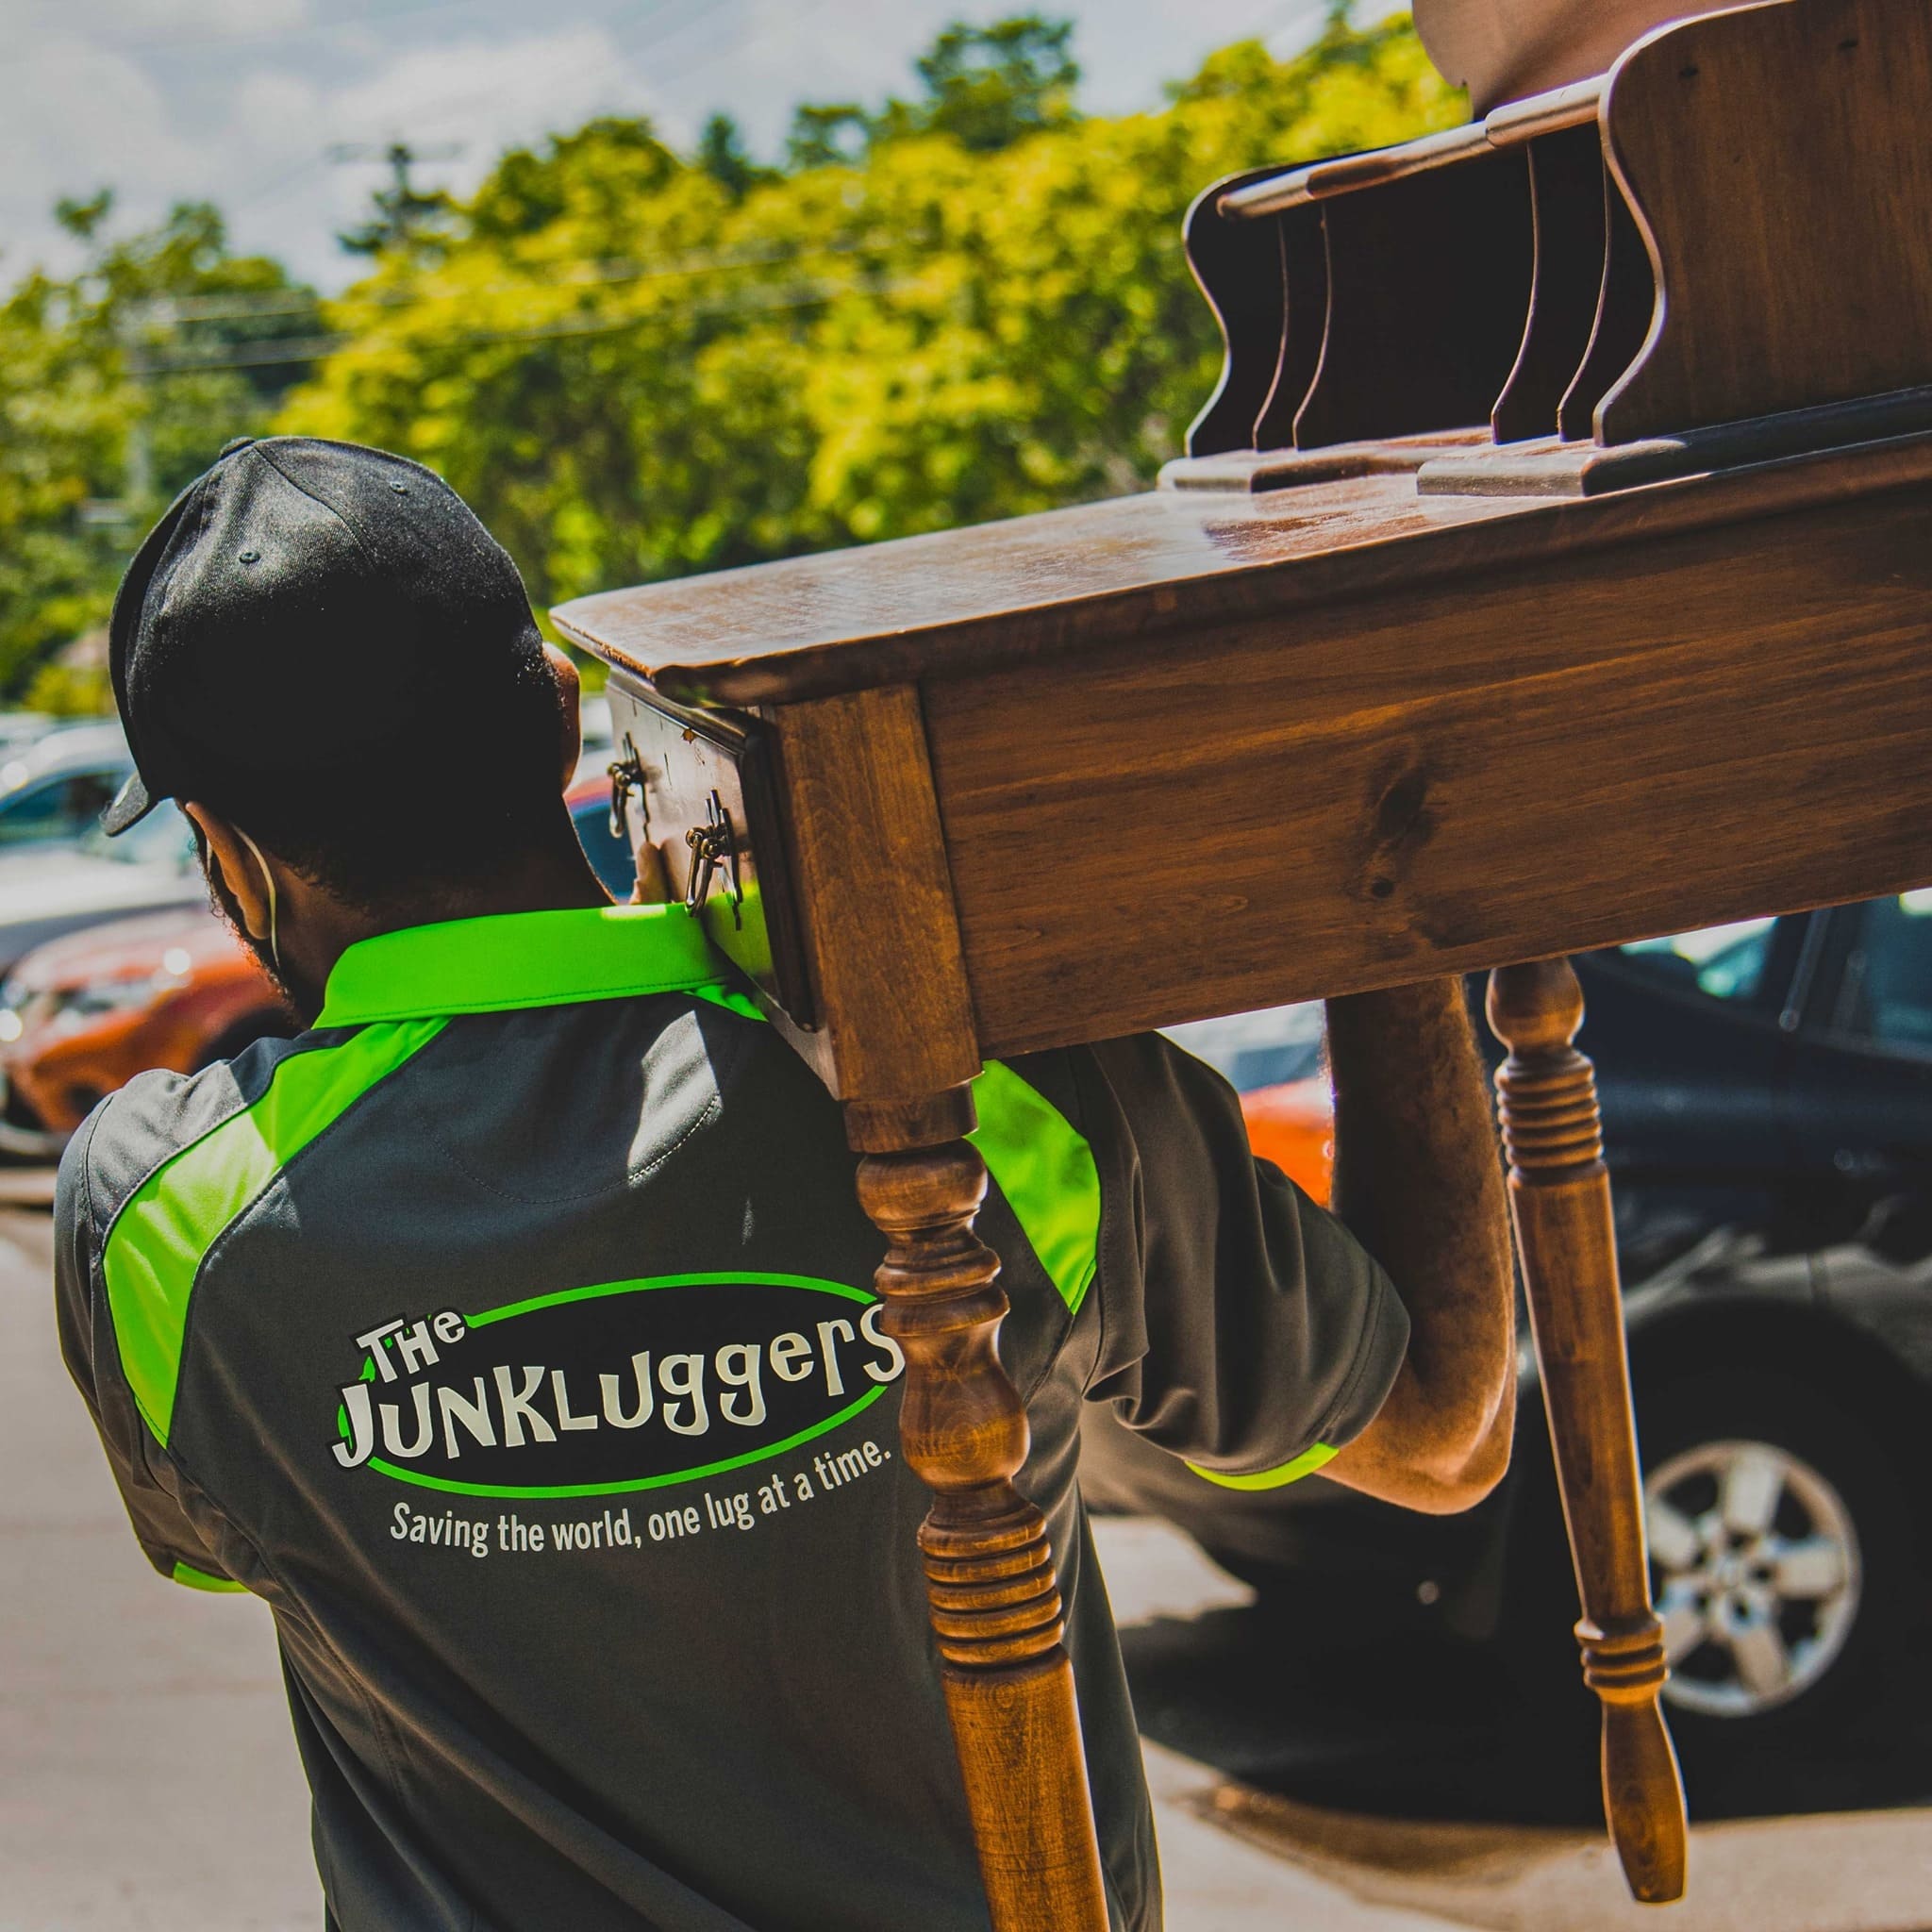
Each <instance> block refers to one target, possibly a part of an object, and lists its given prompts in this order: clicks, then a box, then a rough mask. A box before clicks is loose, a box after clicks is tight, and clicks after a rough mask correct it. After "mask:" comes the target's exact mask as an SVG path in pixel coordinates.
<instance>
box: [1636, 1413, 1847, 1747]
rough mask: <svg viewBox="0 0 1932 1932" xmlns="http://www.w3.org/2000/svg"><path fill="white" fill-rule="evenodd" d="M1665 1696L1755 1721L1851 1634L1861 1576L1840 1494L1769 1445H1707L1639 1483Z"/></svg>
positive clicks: (1804, 1682) (1800, 1689) (1798, 1691)
mask: <svg viewBox="0 0 1932 1932" xmlns="http://www.w3.org/2000/svg"><path fill="white" fill-rule="evenodd" d="M1643 1493H1644V1514H1645V1519H1646V1523H1647V1525H1648V1528H1649V1533H1650V1564H1651V1582H1652V1589H1653V1591H1654V1593H1655V1597H1656V1602H1657V1614H1658V1615H1659V1616H1660V1617H1661V1618H1662V1619H1663V1625H1664V1653H1665V1656H1666V1657H1668V1658H1669V1660H1670V1665H1671V1678H1670V1682H1669V1683H1668V1684H1666V1685H1665V1687H1664V1693H1663V1694H1664V1697H1665V1699H1666V1701H1667V1702H1669V1703H1671V1704H1673V1705H1675V1706H1676V1707H1678V1708H1680V1709H1683V1710H1690V1711H1698V1712H1701V1713H1703V1714H1705V1715H1707V1716H1713V1717H1729V1718H1742V1717H1755V1716H1757V1715H1758V1714H1759V1713H1760V1712H1763V1711H1767V1710H1771V1709H1773V1708H1774V1707H1776V1706H1778V1705H1781V1704H1788V1703H1790V1701H1791V1699H1793V1698H1794V1697H1798V1696H1801V1695H1802V1694H1803V1693H1804V1692H1805V1691H1808V1690H1809V1689H1810V1688H1811V1687H1812V1685H1814V1684H1816V1683H1817V1682H1818V1680H1819V1679H1820V1678H1821V1677H1823V1676H1824V1674H1825V1672H1826V1671H1828V1670H1829V1669H1830V1668H1831V1666H1832V1664H1833V1662H1834V1661H1835V1660H1836V1658H1837V1657H1838V1656H1839V1654H1840V1651H1841V1650H1843V1648H1844V1644H1845V1640H1846V1638H1847V1637H1848V1636H1849V1635H1850V1634H1851V1628H1852V1625H1853V1624H1854V1623H1855V1622H1856V1621H1857V1614H1858V1604H1859V1597H1860V1593H1861V1586H1862V1577H1861V1571H1860V1564H1859V1557H1858V1538H1857V1529H1856V1528H1855V1526H1854V1524H1853V1522H1852V1515H1851V1511H1850V1510H1849V1509H1848V1508H1847V1507H1845V1504H1844V1500H1843V1498H1842V1497H1841V1496H1840V1494H1839V1492H1838V1491H1837V1490H1835V1489H1834V1488H1833V1487H1832V1485H1831V1484H1830V1483H1829V1482H1827V1481H1826V1480H1825V1478H1824V1476H1823V1475H1821V1474H1819V1472H1818V1471H1817V1470H1816V1469H1814V1468H1813V1467H1812V1466H1811V1465H1810V1464H1809V1463H1807V1462H1806V1461H1805V1460H1803V1458H1801V1457H1797V1456H1794V1455H1792V1454H1791V1452H1790V1450H1788V1449H1783V1448H1780V1447H1778V1446H1777V1445H1776V1444H1775V1443H1773V1442H1757V1441H1718V1442H1704V1443H1700V1444H1698V1445H1697V1446H1696V1447H1695V1448H1692V1449H1687V1450H1685V1451H1684V1452H1683V1454H1681V1455H1678V1456H1674V1457H1671V1458H1670V1459H1669V1460H1668V1461H1667V1462H1664V1463H1661V1464H1659V1465H1658V1467H1657V1469H1655V1470H1653V1471H1652V1472H1651V1473H1650V1474H1649V1476H1648V1478H1647V1479H1646V1481H1645V1483H1644V1486H1643Z"/></svg>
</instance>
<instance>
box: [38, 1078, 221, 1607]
mask: <svg viewBox="0 0 1932 1932" xmlns="http://www.w3.org/2000/svg"><path fill="white" fill-rule="evenodd" d="M105 1112H106V1104H104V1105H103V1107H102V1108H98V1109H96V1111H95V1112H94V1113H93V1114H92V1115H91V1116H90V1117H89V1119H88V1121H87V1122H86V1124H84V1125H83V1126H82V1127H81V1129H80V1131H79V1132H77V1133H76V1134H75V1137H74V1139H73V1140H72V1141H69V1142H68V1146H67V1152H66V1154H65V1155H64V1156H63V1158H62V1159H61V1162H60V1175H59V1180H58V1184H57V1186H56V1188H55V1192H54V1297H55V1319H56V1321H57V1323H58V1327H59V1333H60V1354H61V1357H62V1358H63V1359H64V1360H65V1361H66V1363H67V1373H68V1374H70V1375H72V1376H73V1377H74V1383H75V1388H77V1389H78V1390H79V1391H80V1395H81V1400H82V1401H83V1402H85V1403H86V1404H87V1407H88V1412H89V1414H91V1415H92V1417H93V1420H94V1427H95V1428H96V1429H97V1430H98V1431H99V1432H100V1438H101V1446H102V1447H103V1448H104V1449H105V1450H106V1451H107V1453H108V1468H109V1469H111V1470H112V1471H113V1473H114V1481H115V1485H116V1486H117V1487H118V1488H119V1490H120V1491H121V1500H122V1502H123V1503H124V1504H125V1505H126V1507H127V1516H128V1520H129V1522H130V1523H131V1524H133V1525H134V1535H135V1539H136V1541H138V1542H139V1543H140V1544H141V1547H142V1551H143V1552H144V1553H145V1554H146V1557H147V1559H148V1561H149V1562H150V1563H152V1564H153V1565H154V1566H155V1568H156V1569H157V1570H158V1571H159V1572H160V1573H161V1574H162V1575H163V1576H166V1577H169V1578H171V1579H172V1580H173V1581H175V1582H176V1583H183V1584H186V1585H188V1586H189V1587H190V1588H191V1589H194V1590H241V1589H242V1587H243V1586H242V1584H240V1583H238V1582H236V1581H235V1580H234V1578H233V1577H232V1576H231V1575H230V1574H228V1571H227V1569H226V1568H225V1567H224V1565H223V1563H222V1561H221V1559H220V1558H219V1557H216V1556H215V1555H214V1554H213V1552H212V1551H211V1550H210V1549H209V1548H208V1539H207V1538H206V1537H204V1535H203V1534H202V1532H201V1531H200V1530H198V1529H197V1528H196V1527H195V1525H194V1524H193V1522H192V1521H191V1518H190V1510H191V1509H193V1510H194V1513H195V1514H201V1515H205V1511H204V1510H203V1509H202V1508H201V1507H199V1500H200V1499H199V1498H198V1497H197V1496H196V1495H195V1494H194V1492H193V1491H192V1488H191V1487H190V1486H189V1485H188V1484H187V1482H186V1481H185V1479H184V1478H183V1476H182V1475H181V1473H180V1472H179V1471H178V1470H177V1469H176V1468H175V1464H174V1462H173V1460H172V1458H171V1457H169V1456H168V1455H167V1453H166V1451H165V1450H163V1449H162V1447H161V1445H160V1444H159V1443H158V1442H157V1441H155V1439H154V1436H153V1434H152V1433H151V1432H150V1431H149V1429H148V1427H147V1424H145V1423H143V1422H142V1419H141V1415H140V1412H139V1411H138V1410H137V1409H136V1407H135V1406H134V1397H133V1394H132V1392H131V1391H129V1389H128V1387H127V1383H126V1381H125V1377H124V1376H123V1374H122V1372H121V1354H120V1350H119V1348H118V1347H117V1346H116V1344H115V1338H114V1324H113V1319H112V1316H111V1315H110V1313H109V1312H108V1302H107V1295H106V1293H105V1291H104V1290H103V1288H102V1285H101V1264H100V1256H101V1243H100V1230H99V1228H98V1226H97V1224H96V1221H95V1216H94V1201H93V1191H92V1187H91V1185H90V1176H89V1161H90V1158H91V1153H92V1144H93V1136H94V1133H95V1131H96V1129H97V1127H98V1126H99V1124H100V1122H101V1120H102V1118H103V1116H104V1114H105Z"/></svg>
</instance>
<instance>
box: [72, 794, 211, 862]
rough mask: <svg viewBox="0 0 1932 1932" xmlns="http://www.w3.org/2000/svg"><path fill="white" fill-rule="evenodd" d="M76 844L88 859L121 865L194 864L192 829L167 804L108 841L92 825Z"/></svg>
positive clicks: (179, 813)
mask: <svg viewBox="0 0 1932 1932" xmlns="http://www.w3.org/2000/svg"><path fill="white" fill-rule="evenodd" d="M78 843H79V849H80V850H81V851H83V852H85V853H86V854H87V855H88V856H89V857H90V858H111V859H115V860H117V861H118V862H119V863H121V864H123V865H151V864H166V863H169V862H173V863H174V864H176V865H179V866H182V867H184V868H185V867H187V866H189V865H192V864H193V863H194V862H195V853H194V831H193V827H192V826H191V825H190V824H189V823H188V819H187V817H186V815H185V814H184V813H182V812H180V811H177V810H176V809H175V808H174V807H173V806H169V805H164V806H162V807H161V808H159V809H158V811H153V812H150V813H149V814H148V816H147V817H146V818H144V819H142V821H141V823H140V824H135V825H130V826H128V828H127V829H126V831H125V832H120V833H117V834H116V835H115V836H114V837H113V838H111V839H110V838H109V837H108V835H107V833H105V832H104V831H102V830H101V828H100V826H99V824H91V825H90V826H89V827H88V830H87V832H86V834H85V836H84V837H83V838H81V839H80V841H78Z"/></svg>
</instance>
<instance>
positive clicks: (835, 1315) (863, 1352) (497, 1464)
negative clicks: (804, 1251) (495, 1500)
mask: <svg viewBox="0 0 1932 1932" xmlns="http://www.w3.org/2000/svg"><path fill="white" fill-rule="evenodd" d="M883 1312H884V1304H883V1303H881V1302H879V1301H878V1300H877V1299H875V1298H874V1296H873V1295H871V1294H868V1293H867V1292H865V1291H863V1290H861V1289H857V1288H851V1287H848V1286H846V1285H845V1284H843V1283H841V1282H835V1281H824V1280H820V1279H818V1278H817V1277H815V1276H811V1275H802V1274H667V1275H655V1276H652V1277H650V1278H648V1279H644V1280H639V1281H614V1282H605V1283H601V1284H599V1285H597V1286H594V1287H590V1288H576V1289H565V1290H562V1291H559V1292H558V1293H555V1294H544V1295H537V1296H533V1297H532V1298H531V1299H529V1300H527V1301H521V1302H514V1303H511V1304H510V1305H509V1306H508V1307H501V1308H493V1309H491V1310H489V1311H488V1312H487V1313H483V1314H476V1315H469V1316H464V1315H461V1314H459V1313H458V1312H457V1311H456V1310H454V1309H447V1308H446V1309H443V1310H441V1312H439V1313H437V1314H434V1315H428V1316H424V1317H422V1318H420V1319H416V1320H413V1321H412V1320H410V1319H409V1318H408V1317H406V1316H398V1317H396V1318H395V1319H394V1320H392V1321H390V1322H385V1323H382V1324H379V1325H377V1326H375V1327H373V1328H369V1329H365V1330H363V1331H362V1332H361V1333H360V1334H358V1335H357V1336H356V1338H355V1343H356V1346H357V1347H358V1349H360V1350H361V1351H362V1352H363V1357H364V1359H363V1365H362V1372H361V1376H360V1378H359V1379H358V1380H357V1381H353V1382H348V1383H345V1384H343V1385H342V1387H341V1391H340V1402H339V1407H338V1408H337V1411H336V1435H337V1440H336V1441H334V1442H332V1443H331V1444H330V1445H329V1446H330V1448H331V1450H332V1452H333V1454H334V1457H335V1459H336V1461H337V1462H338V1463H339V1464H340V1465H341V1467H342V1468H343V1469H363V1468H367V1469H371V1470H374V1471H375V1472H376V1473H377V1474H382V1475H386V1476H390V1477H392V1478H394V1479H395V1480H397V1481H400V1482H407V1483H414V1484H418V1485H420V1486H422V1487H424V1488H425V1489H432V1490H444V1491H454V1492H455V1493H457V1494H459V1495H471V1496H586V1495H608V1494H615V1493H618V1492H621V1491H630V1490H650V1489H659V1488H663V1487H666V1486H668V1485H671V1484H674V1483H681V1482H690V1481H693V1480H695V1479H697V1478H699V1477H701V1476H708V1475H715V1474H720V1473H721V1472H722V1471H724V1470H727V1469H736V1468H739V1467H741V1466H742V1465H743V1464H745V1463H749V1462H757V1461H761V1460H763V1459H764V1458H765V1457H770V1456H775V1455H780V1454H782V1453H784V1452H785V1451H787V1450H790V1449H793V1448H796V1447H797V1446H798V1445H799V1444H800V1443H802V1442H807V1441H810V1440H811V1439H812V1438H813V1437H816V1436H822V1435H824V1434H825V1433H826V1432H827V1431H828V1430H831V1429H835V1428H837V1427H839V1426H840V1425H841V1424H842V1423H845V1422H848V1421H850V1420H851V1419H852V1418H853V1417H854V1416H856V1415H858V1413H859V1412H860V1411H861V1410H863V1409H865V1408H868V1407H871V1406H872V1404H873V1403H874V1402H875V1401H876V1400H877V1399H878V1398H879V1397H880V1396H881V1395H883V1394H884V1393H885V1391H886V1388H887V1386H888V1385H889V1384H890V1383H891V1382H893V1381H895V1380H896V1379H897V1378H898V1377H899V1375H900V1374H902V1373H903V1372H904V1370H905V1366H906V1358H905V1357H904V1355H903V1354H902V1353H901V1352H900V1349H899V1346H898V1344H897V1343H896V1342H895V1341H892V1339H891V1337H890V1336H889V1335H887V1334H886V1333H885V1331H884V1329H883V1328H882V1327H881V1326H880V1322H879V1318H880V1316H881V1314H882V1313H883Z"/></svg>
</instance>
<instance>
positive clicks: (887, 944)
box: [771, 685, 981, 1102]
mask: <svg viewBox="0 0 1932 1932" xmlns="http://www.w3.org/2000/svg"><path fill="white" fill-rule="evenodd" d="M774 735H775V738H776V741H777V749H778V766H779V773H780V784H781V788H782V791H783V793H784V798H785V811H784V818H785V826H784V829H785V836H786V840H787V844H788V848H789V849H788V869H789V872H790V875H791V878H792V879H793V880H794V881H795V883H796V885H797V889H798V898H799V910H800V915H801V919H802V922H803V924H804V927H805V942H806V963H807V968H808V973H809V975H810V980H811V988H812V996H813V1005H814V1008H815V1009H816V1014H817V1018H818V1021H819V1024H818V1027H817V1029H816V1030H815V1031H809V1032H808V1031H804V1030H802V1029H800V1028H798V1027H797V1026H795V1025H791V1024H787V1020H788V1016H787V1015H786V1014H785V1013H784V1011H783V1010H782V1009H780V1008H771V1010H772V1013H773V1017H774V1020H775V1021H776V1022H777V1023H778V1024H781V1025H784V1026H786V1030H787V1035H788V1038H790V1039H791V1042H792V1044H793V1045H794V1046H795V1047H797V1049H798V1050H799V1052H800V1053H801V1054H803V1055H804V1057H805V1058H806V1060H807V1062H808V1064H809V1065H810V1066H811V1067H812V1069H813V1070H814V1072H816V1073H817V1074H818V1075H819V1077H820V1078H821V1079H822V1080H824V1083H825V1085H826V1086H827V1087H828V1088H829V1089H830V1090H831V1091H832V1092H833V1093H834V1094H835V1095H837V1096H838V1097H839V1098H840V1099H841V1100H859V1101H867V1102H889V1101H908V1100H918V1099H922V1098H923V1097H924V1096H925V1095H927V1094H930V1093H936V1092H939V1091H943V1090H945V1089H947V1088H951V1087H957V1086H959V1085H961V1084H962V1083H964V1082H966V1081H969V1080H972V1079H973V1078H974V1076H975V1075H976V1074H978V1072H979V1069H980V1064H981V1057H980V1053H979V1048H978V1044H977V1042H976V1041H975V1040H974V1033H973V1019H972V1008H971V1004H970V1001H969V999H968V996H967V991H966V975H965V967H964V962H963V959H962V958H961V955H960V949H959V928H958V921H957V919H956V918H955V915H954V910H953V894H952V883H951V880H950V878H949V877H948V875H947V870H946V856H945V848H944V845H943V843H942V841H941V832H940V822H939V813H938V809H937V807H936V804H935V801H934V798H933V791H932V777H931V773H930V770H929V768H928V766H927V762H926V749H925V736H924V727H923V724H922V722H921V717H920V705H919V695H918V693H917V692H916V691H913V690H911V689H910V688H909V687H907V686H904V685H899V686H893V687H888V688H887V689H884V690H881V691H856V692H853V693H852V694H850V695H849V696H844V697H835V698H821V699H819V700H817V701H816V702H814V703H810V704H805V705H793V706H789V707H787V708H786V709H785V711H784V713H783V714H782V717H781V718H779V719H777V720H774Z"/></svg>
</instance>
